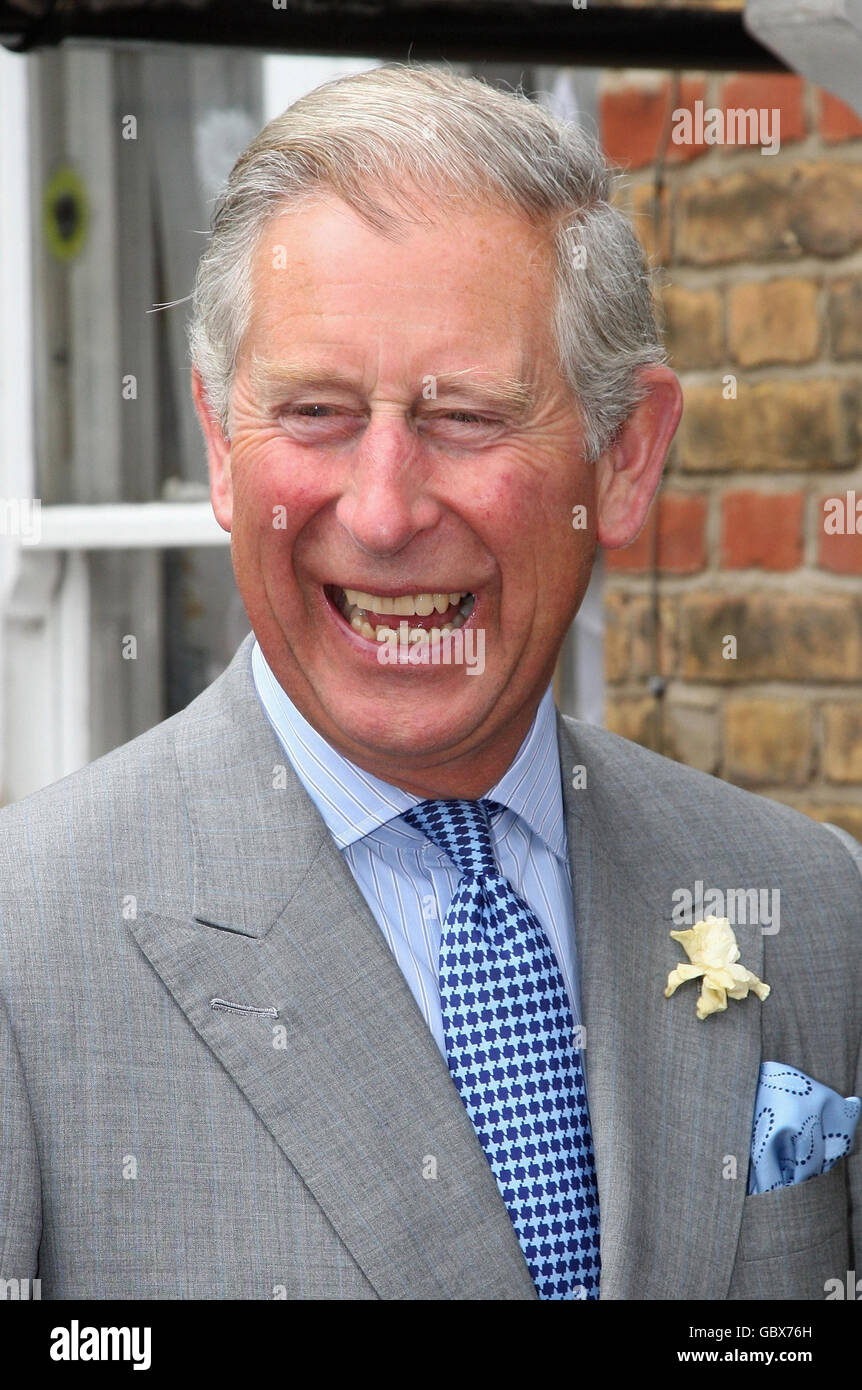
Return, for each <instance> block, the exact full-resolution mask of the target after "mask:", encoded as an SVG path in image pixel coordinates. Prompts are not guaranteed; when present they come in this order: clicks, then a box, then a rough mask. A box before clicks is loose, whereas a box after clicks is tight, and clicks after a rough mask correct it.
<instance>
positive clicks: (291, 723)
mask: <svg viewBox="0 0 862 1390" xmlns="http://www.w3.org/2000/svg"><path fill="white" fill-rule="evenodd" d="M251 663H252V675H253V677H254V683H255V687H256V689H257V693H258V696H259V698H260V702H261V704H262V705H263V709H264V713H265V714H266V716H267V718H268V720H269V722H270V724H271V725H272V727H273V730H274V731H275V734H276V736H277V737H278V740H279V742H280V743H281V745H282V747H283V749H284V751H285V753H286V754H287V756H288V758H289V759H290V762H291V765H292V766H293V769H294V771H295V772H296V775H297V777H298V778H299V780H300V782H301V783H302V785H303V787H304V788H305V790H306V791H307V793H308V795H309V796H310V797H311V800H312V801H313V802H314V805H315V806H316V807H317V809H318V811H319V812H320V814H321V816H322V817H323V819H324V821H325V822H326V825H327V828H328V830H329V832H330V834H331V835H332V838H333V839H334V841H335V843H336V845H337V846H338V848H339V849H346V848H347V847H348V845H352V844H355V843H356V841H357V840H361V839H362V838H363V837H364V836H366V835H369V834H371V833H372V832H373V831H375V830H378V829H379V828H380V827H381V826H383V825H386V824H387V823H388V822H389V821H391V820H395V819H396V818H397V817H399V816H401V815H403V814H404V812H405V811H408V810H409V809H410V807H411V806H416V805H417V804H418V802H419V800H420V798H419V797H417V796H412V795H411V794H410V792H405V791H402V790H401V788H400V787H395V786H393V785H392V784H391V783H389V782H384V781H382V780H381V779H380V778H379V777H375V776H374V775H373V774H372V773H370V772H365V771H364V770H363V769H362V768H360V767H357V766H356V764H355V763H352V762H350V760H349V759H348V758H345V757H344V755H343V754H341V753H339V752H338V751H337V750H336V749H335V748H333V747H332V745H331V744H329V743H328V742H327V741H326V739H325V738H323V736H322V735H321V734H319V733H318V732H317V730H316V729H315V728H314V727H313V726H312V725H311V724H309V722H308V720H307V719H305V718H304V716H303V715H301V714H300V712H299V710H298V709H297V708H296V706H295V705H294V703H293V701H292V700H290V699H289V698H288V696H287V695H286V694H285V692H284V690H283V689H282V687H281V686H280V685H279V683H278V681H277V680H276V678H275V676H274V675H273V673H272V671H271V669H270V667H269V665H268V663H267V660H266V658H265V656H264V654H263V652H262V651H261V649H260V645H259V644H258V643H257V642H255V644H254V647H253V649H252V657H251ZM485 799H486V800H488V801H498V802H500V804H501V805H503V806H508V807H509V808H510V810H512V811H514V812H515V814H516V815H517V816H520V818H521V819H522V820H523V821H525V822H526V824H527V825H529V827H530V829H531V830H532V831H534V832H535V834H537V835H538V836H540V838H541V839H542V840H543V841H544V843H545V844H546V845H547V847H548V849H550V850H551V851H552V852H553V853H554V854H555V855H556V856H557V858H559V859H561V860H563V862H564V863H565V862H567V859H568V850H567V845H566V827H565V817H564V814H563V789H562V782H561V780H560V762H559V753H558V746H557V726H556V718H555V712H554V697H553V691H552V688H551V686H548V689H547V690H546V691H545V693H544V695H543V696H542V699H541V701H540V703H539V707H538V709H537V710H536V714H535V717H534V719H533V722H532V724H531V725H530V728H529V730H528V732H527V735H526V737H525V739H524V741H523V743H522V744H521V747H520V748H519V750H518V752H517V754H516V755H515V758H514V760H513V762H512V763H511V764H510V766H509V767H508V769H507V770H506V771H505V772H504V773H503V776H502V777H501V778H500V780H499V781H498V782H496V783H495V785H494V786H493V787H492V788H491V789H490V791H489V792H487V794H486V798H485Z"/></svg>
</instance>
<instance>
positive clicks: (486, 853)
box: [404, 801, 502, 878]
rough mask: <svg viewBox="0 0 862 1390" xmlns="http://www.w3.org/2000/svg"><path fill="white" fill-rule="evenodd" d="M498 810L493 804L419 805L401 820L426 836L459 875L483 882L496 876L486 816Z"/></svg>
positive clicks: (438, 803)
mask: <svg viewBox="0 0 862 1390" xmlns="http://www.w3.org/2000/svg"><path fill="white" fill-rule="evenodd" d="M501 809H502V808H501V807H500V806H498V804H497V802H495V801H420V802H419V805H418V806H414V807H412V809H411V810H409V811H405V813H404V819H405V820H406V821H407V823H408V824H409V825H412V826H413V827H414V828H415V829H416V830H421V832H422V834H423V835H427V837H428V839H429V840H430V841H431V843H432V844H434V845H436V846H437V848H438V849H440V850H442V851H443V853H444V854H445V855H447V856H448V858H449V859H451V860H452V863H453V864H454V865H455V867H456V869H459V870H460V872H461V873H462V874H475V875H476V877H477V878H484V877H486V876H488V875H491V874H493V875H497V874H499V869H498V868H497V861H496V859H495V858H494V850H493V846H492V845H491V822H490V816H491V815H492V813H493V812H494V811H498V810H501Z"/></svg>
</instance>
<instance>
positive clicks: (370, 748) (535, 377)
mask: <svg viewBox="0 0 862 1390" xmlns="http://www.w3.org/2000/svg"><path fill="white" fill-rule="evenodd" d="M436 215H437V214H435V216H436ZM279 248H283V249H284V254H282V253H281V252H280V250H279ZM253 286H254V295H253V310H252V315H251V320H250V323H249V327H248V331H247V333H246V335H245V338H244V341H243V345H242V350H241V354H240V359H239V362H238V366H237V372H236V377H235V381H234V390H233V396H232V415H231V426H232V428H231V438H230V440H229V441H227V440H224V439H223V438H222V437H221V434H220V431H219V430H218V427H217V426H216V425H215V423H214V422H213V420H212V419H211V417H210V416H209V414H208V412H207V410H206V405H205V402H204V399H203V395H202V392H201V388H200V382H199V380H197V379H196V397H197V401H198V408H199V411H200V412H201V418H202V421H203V424H204V429H205V432H206V434H207V438H208V445H209V454H210V465H211V475H212V493H213V505H214V509H215V512H216V516H217V517H218V520H219V521H220V523H221V524H222V525H223V526H224V527H225V529H227V530H230V531H231V534H232V554H233V563H234V568H235V572H236V577H237V583H238V585H239V589H240V593H241V595H242V598H243V601H244V603H245V607H246V610H247V612H248V615H249V619H250V621H251V624H252V627H253V628H254V631H255V633H256V635H257V638H258V641H259V642H260V645H261V648H262V650H263V653H264V655H265V657H266V659H267V661H268V662H269V665H270V667H271V668H272V670H273V673H274V674H275V676H276V678H277V680H278V681H279V683H280V684H281V686H282V687H283V688H284V690H285V691H286V692H287V694H288V695H289V696H290V698H291V699H292V700H293V701H294V703H295V704H296V705H297V707H298V708H299V709H300V711H301V712H302V714H303V715H304V716H305V718H306V719H308V720H309V721H310V723H312V724H313V725H314V726H315V728H317V729H318V730H319V732H320V733H321V734H322V735H323V736H324V737H325V738H326V739H328V740H329V742H330V743H331V744H333V745H334V746H335V747H336V748H338V749H339V751H341V752H342V753H344V754H345V755H346V756H347V757H349V758H350V759H351V760H352V761H353V762H355V763H357V764H358V765H360V766H362V767H364V768H366V769H367V770H368V771H370V772H373V773H375V774H376V775H377V776H380V777H383V778H384V779H385V780H388V781H391V782H395V783H397V784H398V785H400V786H402V787H404V788H405V789H407V790H409V791H413V792H415V793H416V794H418V795H426V796H430V795H438V796H445V795H449V796H477V795H480V794H482V793H483V792H484V791H486V790H487V789H488V787H490V786H491V785H493V783H494V781H496V780H497V778H498V777H499V776H500V775H501V774H502V772H503V771H504V770H505V768H506V767H507V766H508V764H509V763H510V762H511V760H512V758H513V757H514V754H515V753H516V752H517V749H518V746H519V745H520V743H521V741H522V739H523V737H524V735H525V734H526V731H527V729H528V728H529V725H530V722H531V720H532V718H533V715H534V713H535V709H536V706H537V704H538V701H539V700H540V698H541V695H542V693H543V691H544V690H545V688H546V686H547V684H548V682H549V680H550V679H551V676H552V673H553V668H554V664H555V660H556V657H557V654H558V651H559V648H560V645H561V643H562V640H563V637H564V635H565V632H566V629H567V627H568V625H569V623H570V622H571V619H572V616H573V614H574V612H575V611H576V609H577V606H578V604H579V603H580V600H581V598H582V596H583V593H584V590H585V588H586V585H587V582H588V579H589V573H590V568H591V563H592V557H593V552H594V548H595V536H596V501H597V472H596V468H595V466H594V465H590V464H588V463H586V462H585V461H584V459H583V449H582V439H581V424H580V414H579V411H578V408H577V404H576V402H575V401H574V399H573V397H572V394H571V392H570V390H569V388H568V387H567V386H566V384H565V383H564V382H563V380H562V379H561V377H560V375H559V373H558V371H557V369H556V366H555V350H554V345H553V341H552V337H551V314H552V305H553V294H554V288H553V261H552V253H551V249H550V246H549V242H548V237H547V233H546V232H543V231H540V230H539V229H538V228H535V227H533V226H531V225H530V224H529V223H528V222H526V221H525V220H522V219H521V218H519V217H516V216H513V215H511V214H510V213H508V212H505V211H496V210H491V209H488V208H485V207H480V206H471V207H470V208H469V209H465V210H462V211H458V212H453V211H450V212H449V213H447V215H446V216H445V217H443V216H439V217H438V220H437V221H435V224H434V225H432V226H421V227H417V228H415V229H413V228H411V230H410V232H409V234H408V235H406V236H405V238H404V239H403V240H401V241H398V242H394V241H390V240H386V239H384V238H382V237H380V236H379V235H377V234H376V233H375V232H374V231H372V230H371V229H370V228H369V227H367V226H366V225H365V224H364V223H363V222H362V221H361V219H359V218H358V217H357V216H356V215H355V214H354V213H353V211H352V210H351V209H350V208H349V207H348V206H347V205H346V204H345V203H343V202H342V201H341V200H340V199H337V198H336V197H335V196H334V195H329V194H326V195H323V194H322V195H321V196H320V197H319V198H317V199H316V200H315V201H314V203H312V204H311V205H307V206H305V207H304V208H302V209H299V210H294V211H287V212H283V213H280V214H278V215H277V216H275V217H273V218H272V219H271V220H270V222H269V223H268V224H267V226H266V227H265V229H264V232H263V235H262V237H261V239H260V243H259V246H258V249H257V253H256V256H255V260H254V272H253ZM579 504H582V505H584V506H585V508H586V516H587V526H586V528H585V529H580V530H576V529H574V528H573V525H572V509H573V507H575V506H576V505H579ZM429 609H430V611H429ZM351 619H352V623H351ZM402 622H405V623H406V624H407V627H406V629H405V632H406V633H407V634H409V632H410V630H416V629H427V628H428V627H431V626H436V627H440V628H445V627H448V625H449V624H453V625H455V626H460V625H462V624H463V627H462V631H463V632H464V633H465V634H466V633H467V632H468V630H469V629H471V628H472V629H475V630H481V631H482V632H483V633H484V669H483V670H482V671H481V673H479V670H478V668H477V669H476V670H475V671H474V672H473V673H470V670H469V667H468V666H467V665H465V664H457V663H456V662H452V663H447V662H446V660H445V655H444V656H443V659H442V660H440V661H436V662H435V661H433V660H431V661H425V662H415V663H409V664H408V663H407V662H400V663H394V664H393V663H386V664H384V663H382V662H381V661H380V660H379V648H380V646H381V645H382V644H381V643H380V642H379V640H378V633H377V629H378V628H389V629H398V628H399V626H400V624H401V623H402ZM414 640H419V639H416V638H415V637H414ZM421 640H423V641H425V642H427V644H428V646H429V648H430V650H431V651H432V652H433V648H434V646H443V645H445V644H450V643H453V642H454V640H455V639H454V638H453V637H452V636H450V635H448V633H446V632H444V633H443V634H442V636H433V637H430V638H427V637H426V638H423V639H421ZM473 640H474V642H475V641H477V640H478V638H477V633H474V639H473ZM467 650H468V651H469V650H470V648H469V647H467ZM473 650H475V647H474V648H473Z"/></svg>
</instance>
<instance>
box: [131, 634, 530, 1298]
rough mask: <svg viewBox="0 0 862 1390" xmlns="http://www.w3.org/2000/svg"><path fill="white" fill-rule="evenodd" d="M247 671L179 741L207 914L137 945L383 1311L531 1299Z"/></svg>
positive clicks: (470, 1148) (197, 711)
mask: <svg viewBox="0 0 862 1390" xmlns="http://www.w3.org/2000/svg"><path fill="white" fill-rule="evenodd" d="M248 656H249V644H248V643H246V644H244V646H243V648H241V649H240V652H239V653H238V655H237V658H236V659H235V661H234V663H233V664H232V666H231V668H230V669H229V671H228V672H227V673H226V675H225V677H223V678H222V682H218V683H217V684H216V686H214V687H211V689H210V690H209V691H207V692H205V694H204V696H202V697H201V698H200V699H199V700H198V701H196V702H195V705H193V706H191V707H190V708H189V711H187V717H186V718H184V719H183V720H182V721H180V722H179V725H178V734H177V758H178V762H179V766H180V770H181V775H182V779H183V784H184V789H185V793H186V801H187V806H188V813H189V818H190V827H191V839H192V844H193V859H194V863H193V867H192V873H193V878H194V894H195V898H194V904H195V905H194V913H193V915H192V916H191V917H189V918H188V919H187V920H181V919H178V918H177V917H176V916H173V915H167V914H161V913H159V911H158V910H157V908H153V909H151V910H139V916H138V920H137V921H136V922H133V923H130V928H131V930H132V932H133V933H134V936H135V938H136V940H137V942H138V945H139V946H140V948H141V950H142V951H143V952H144V953H145V955H146V956H147V958H148V959H149V961H150V962H151V964H152V965H153V967H154V969H155V970H156V971H157V972H158V974H159V975H160V977H161V979H162V980H163V981H164V983H165V985H166V986H167V988H168V989H169V991H170V993H171V994H172V996H173V998H174V999H175V1000H176V1002H177V1004H178V1005H179V1007H180V1008H181V1009H182V1010H183V1012H184V1013H185V1014H186V1016H187V1017H188V1019H189V1021H190V1022H191V1024H192V1026H193V1027H194V1028H195V1029H196V1031H197V1032H198V1033H199V1035H200V1036H201V1037H202V1038H203V1040H204V1041H205V1042H206V1043H207V1045H208V1046H209V1047H210V1049H211V1050H212V1052H213V1053H214V1054H215V1056H216V1057H217V1058H218V1059H219V1061H220V1062H221V1063H222V1065H223V1066H224V1068H225V1070H226V1071H227V1072H228V1074H229V1075H230V1076H231V1078H232V1079H233V1081H234V1082H235V1083H236V1084H237V1085H238V1086H239V1087H240V1089H241V1090H242V1091H243V1093H244V1094H245V1096H246V1097H247V1099H248V1100H249V1102H250V1104H251V1105H252V1106H253V1107H254V1109H255V1110H256V1112H257V1113H258V1115H259V1116H260V1118H261V1119H262V1121H263V1122H264V1124H266V1126H267V1128H268V1129H269V1130H270V1132H271V1133H272V1135H273V1136H274V1138H275V1139H276V1141H277V1142H278V1144H279V1145H280V1146H281V1148H282V1150H283V1151H284V1153H285V1155H286V1156H287V1158H288V1159H289V1160H290V1162H291V1163H292V1164H293V1166H294V1167H295V1168H296V1170H297V1172H298V1173H299V1174H300V1176H301V1177H302V1179H303V1181H304V1182H305V1184H306V1185H307V1187H308V1189H309V1191H310V1192H311V1193H312V1195H313V1196H314V1198H315V1200H316V1201H317V1202H318V1203H319V1205H320V1206H321V1208H322V1209H323V1210H324V1212H325V1213H326V1215H327V1217H328V1219H329V1220H330V1222H331V1223H332V1225H333V1227H334V1229H335V1230H336V1231H337V1232H338V1234H339V1236H340V1237H341V1239H342V1240H343V1241H344V1243H345V1245H346V1246H347V1248H348V1249H349V1250H350V1251H351V1254H352V1255H353V1257H354V1259H355V1260H356V1261H357V1263H358V1265H359V1266H360V1268H361V1269H362V1270H363V1272H364V1273H365V1275H366V1277H367V1278H368V1279H369V1281H370V1282H371V1284H372V1285H373V1287H374V1288H375V1290H376V1292H377V1293H378V1294H379V1295H380V1297H381V1298H387V1299H408V1298H409V1299H424V1298H429V1299H470V1298H477V1299H478V1298H483V1299H484V1298H488V1299H518V1298H527V1299H529V1298H535V1296H536V1295H535V1290H534V1287H533V1284H532V1282H531V1280H530V1277H529V1273H528V1271H527V1267H526V1264H525V1262H524V1259H523V1255H522V1254H521V1250H520V1247H519V1245H518V1242H517V1239H516V1237H515V1233H514V1231H513V1229H512V1225H511V1222H510V1220H509V1217H508V1214H507V1212H506V1209H505V1206H504V1204H503V1202H502V1199H501V1198H500V1195H499V1192H498V1190H497V1186H496V1183H495V1182H494V1178H493V1176H492V1174H491V1171H490V1169H489V1167H488V1164H487V1161H486V1159H485V1156H484V1153H483V1152H482V1149H481V1146H480V1145H479V1142H478V1140H477V1138H476V1135H475V1133H474V1131H473V1127H472V1125H471V1124H470V1121H469V1119H468V1117H467V1114H466V1111H465V1110H464V1107H463V1105H462V1103H461V1100H460V1098H459V1096H458V1093H457V1091H456V1090H455V1087H454V1085H453V1083H452V1080H451V1078H450V1075H449V1071H448V1069H447V1067H446V1065H445V1063H444V1061H443V1059H442V1058H441V1056H440V1053H439V1052H438V1049H437V1047H436V1044H435V1043H434V1040H433V1037H432V1036H431V1033H430V1031H429V1030H428V1028H427V1026H426V1024H425V1022H424V1020H423V1019H422V1017H421V1014H420V1012H419V1010H418V1008H417V1006H416V1004H415V1001H414V1000H413V997H412V995H411V993H410V991H409V988H408V986H407V984H406V982H405V981H404V978H403V976H402V974H401V971H400V970H399V968H398V966H397V964H396V962H395V960H394V959H393V957H392V955H391V953H390V952H389V949H388V947H387V946H386V943H385V940H384V937H383V935H382V933H381V931H380V929H379V927H378V926H377V923H376V922H375V921H374V919H373V917H372V915H371V913H370V910H369V909H368V907H367V905H366V903H365V902H364V899H363V898H362V895H361V894H360V892H359V890H358V888H357V887H356V885H355V883H354V880H353V877H352V875H351V874H350V871H349V869H348V868H347V866H346V865H345V863H344V862H343V860H342V858H341V855H340V854H339V853H338V851H337V850H336V849H335V847H334V846H333V844H332V842H331V839H330V837H329V834H328V832H327V830H326V827H325V826H324V824H323V822H322V820H321V819H320V817H319V816H318V814H317V812H316V810H315V809H314V807H313V806H312V805H311V803H310V802H309V800H308V798H307V796H306V795H305V792H304V791H303V790H302V788H301V786H300V785H299V783H298V782H297V780H296V779H295V777H294V775H293V773H292V770H291V769H290V768H289V766H288V767H287V768H286V769H285V768H284V766H283V765H284V762H285V759H284V755H283V752H282V750H281V747H280V745H279V744H278V742H277V740H276V738H275V736H274V734H273V733H272V731H271V730H270V727H269V724H268V723H267V721H266V719H265V716H264V715H263V712H262V709H261V707H260V704H259V701H258V699H257V695H256V692H255V690H254V687H253V683H252V680H251V676H250V672H249V667H248ZM213 998H216V999H221V1000H224V1001H227V1002H228V1003H230V1004H234V1005H242V1006H250V1007H251V1008H253V1009H257V1010H267V1009H268V1010H273V1009H274V1010H276V1011H277V1017H273V1016H272V1014H271V1013H270V1014H266V1013H263V1012H257V1013H246V1012H235V1011H230V1010H226V1009H224V1008H223V1007H217V1008H213V1007H212V1006H211V1004H210V1000H211V999H213ZM285 1219H287V1214H286V1218H285Z"/></svg>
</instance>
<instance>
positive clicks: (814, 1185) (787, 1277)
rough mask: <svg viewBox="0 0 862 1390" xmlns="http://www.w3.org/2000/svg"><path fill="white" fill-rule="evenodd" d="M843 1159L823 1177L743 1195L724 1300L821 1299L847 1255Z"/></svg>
mask: <svg viewBox="0 0 862 1390" xmlns="http://www.w3.org/2000/svg"><path fill="white" fill-rule="evenodd" d="M849 1249H850V1246H849V1206H848V1195H847V1179H846V1172H845V1165H844V1162H843V1160H842V1161H841V1162H839V1163H837V1164H836V1165H835V1167H834V1168H833V1169H832V1170H831V1172H829V1173H825V1174H824V1175H823V1177H819V1178H808V1179H807V1181H806V1182H800V1183H796V1184H795V1185H794V1186H793V1187H779V1188H776V1190H775V1191H774V1192H758V1193H756V1194H755V1195H754V1196H753V1197H746V1199H745V1203H744V1206H743V1213H742V1226H741V1228H740V1234H739V1245H738V1247H737V1251H736V1263H735V1265H734V1267H733V1276H732V1278H731V1281H730V1288H729V1290H728V1295H727V1296H728V1298H730V1299H737V1298H791V1299H792V1298H805V1299H822V1298H825V1297H826V1288H825V1285H826V1281H827V1279H834V1278H838V1279H841V1280H842V1281H843V1280H844V1278H845V1275H846V1271H847V1262H848V1259H849Z"/></svg>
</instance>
